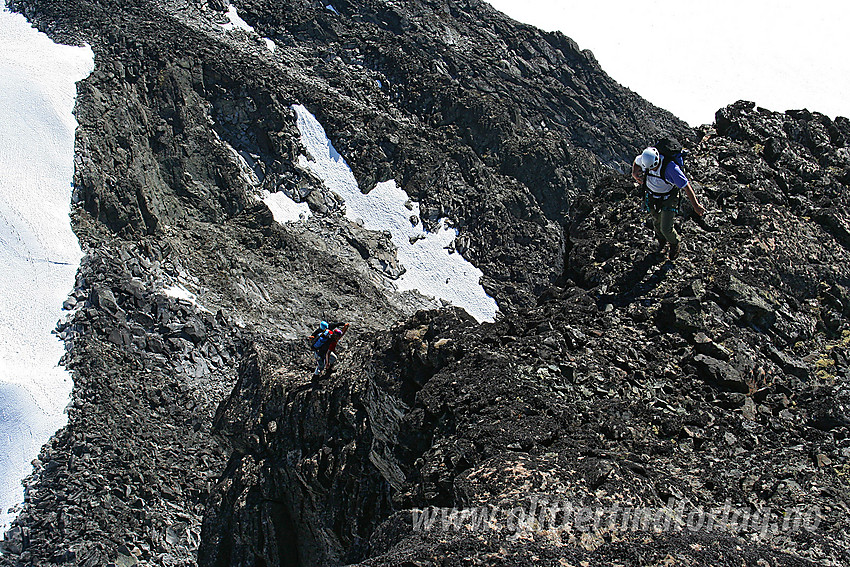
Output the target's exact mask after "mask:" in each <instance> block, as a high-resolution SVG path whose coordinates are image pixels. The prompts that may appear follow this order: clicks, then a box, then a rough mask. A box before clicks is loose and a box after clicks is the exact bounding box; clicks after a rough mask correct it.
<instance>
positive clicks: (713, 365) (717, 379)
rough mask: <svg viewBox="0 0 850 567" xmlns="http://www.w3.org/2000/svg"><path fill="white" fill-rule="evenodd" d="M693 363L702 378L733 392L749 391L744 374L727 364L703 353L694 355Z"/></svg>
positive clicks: (744, 392) (745, 392)
mask: <svg viewBox="0 0 850 567" xmlns="http://www.w3.org/2000/svg"><path fill="white" fill-rule="evenodd" d="M694 363H695V364H696V367H697V372H699V374H700V377H701V378H702V379H703V380H705V381H707V382H711V383H713V384H716V385H717V386H719V387H721V388H724V389H728V390H732V391H734V392H740V393H743V394H747V393H749V392H750V385H749V384H748V383H747V381H746V380H745V378H744V376H743V375H742V374H741V373H740V372H739V371H738V370H736V369H735V368H733V367H732V366H730V365H729V364H726V363H725V362H723V361H721V360H717V359H715V358H711V357H710V356H706V355H704V354H698V355H696V356H695V357H694Z"/></svg>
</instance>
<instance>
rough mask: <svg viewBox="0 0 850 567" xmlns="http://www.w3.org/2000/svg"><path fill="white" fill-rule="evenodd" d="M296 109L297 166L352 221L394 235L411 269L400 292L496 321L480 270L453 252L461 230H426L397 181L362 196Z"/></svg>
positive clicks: (320, 133) (308, 117) (318, 129)
mask: <svg viewBox="0 0 850 567" xmlns="http://www.w3.org/2000/svg"><path fill="white" fill-rule="evenodd" d="M293 109H294V110H295V113H296V115H297V118H298V129H299V131H300V132H301V143H302V144H304V147H305V148H306V149H307V153H308V156H300V157H299V160H298V164H299V166H301V167H302V168H305V169H308V170H310V171H312V172H313V173H315V174H316V175H318V176H319V177H320V178H321V179H322V180H323V181H324V182H325V185H326V186H327V187H328V188H329V189H330V190H332V191H334V192H336V193H337V194H338V195H339V196H340V197H342V198H343V200H344V201H345V207H346V217H347V218H348V219H349V220H352V221H354V222H358V223H361V224H362V225H363V227H364V228H367V229H370V230H388V231H389V232H390V234H391V235H392V241H393V244H395V246H396V248H397V249H398V259H399V261H400V262H401V264H402V265H404V267H405V268H406V269H407V271H406V272H405V273H404V274H403V275H402V276H401V278H399V280H398V281H397V282H396V285H397V286H398V288H399V289H400V290H402V291H405V290H414V289H415V290H418V291H420V292H422V293H423V294H425V295H430V296H433V297H437V298H439V299H442V300H444V301H446V302H448V303H451V304H452V305H457V306H459V307H463V308H464V309H466V310H467V312H469V314H470V315H472V316H473V317H475V318H476V319H477V320H478V321H493V320H494V319H495V317H496V313H497V312H498V305H497V304H496V302H495V300H493V298H492V297H490V296H489V295H487V293H486V292H485V291H484V288H482V287H481V284H480V283H479V282H480V278H481V276H482V272H481V270H479V269H478V268H476V267H475V266H473V265H472V264H470V263H469V262H467V261H466V260H465V259H464V258H463V256H461V255H460V254H458V253H457V252H454V251H452V250H453V243H454V240H455V238H456V237H457V231H456V230H454V229H452V228H449V227H447V226H446V220H445V219H441V220H440V221H439V226H440V228H439V230H438V231H437V232H436V233H431V232H428V231H426V230H425V229H424V228H423V227H422V223H421V222H419V203H416V202H413V201H411V200H410V197H409V196H408V195H407V193H405V192H404V190H402V189H401V188H399V187H398V186H397V185H396V183H395V181H393V180H390V181H386V182H384V183H379V184H378V185H377V186H376V187H375V188H374V189H372V191H370V192H369V193H368V194H365V195H364V194H363V193H361V192H360V188H359V187H358V186H357V181H356V180H355V178H354V174H353V173H352V172H351V169H350V168H349V167H348V164H346V163H345V160H344V159H343V158H342V156H340V155H339V153H338V152H337V151H336V149H334V147H333V144H332V143H331V141H330V140H329V139H328V137H327V135H326V134H325V130H324V128H323V127H322V125H321V124H320V123H319V121H318V120H316V118H315V117H314V116H313V115H312V114H311V113H310V111H308V110H307V109H306V108H305V107H304V106H302V105H295V106H293Z"/></svg>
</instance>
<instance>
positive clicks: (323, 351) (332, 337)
mask: <svg viewBox="0 0 850 567" xmlns="http://www.w3.org/2000/svg"><path fill="white" fill-rule="evenodd" d="M346 331H348V323H342V322H340V323H328V322H327V321H322V322H321V323H319V328H318V329H316V330H315V331H313V334H312V335H311V336H310V339H309V343H310V348H311V349H312V350H313V355H314V356H315V357H316V370H315V371H314V372H313V378H318V377H319V376H321V374H322V371H324V370H325V368H327V369H328V371H330V369H331V368H332V367H333V365H334V364H336V360H337V357H336V354H334V350H335V349H336V345H337V343H338V342H339V339H341V338H342V336H343V335H344V334H345V333H346Z"/></svg>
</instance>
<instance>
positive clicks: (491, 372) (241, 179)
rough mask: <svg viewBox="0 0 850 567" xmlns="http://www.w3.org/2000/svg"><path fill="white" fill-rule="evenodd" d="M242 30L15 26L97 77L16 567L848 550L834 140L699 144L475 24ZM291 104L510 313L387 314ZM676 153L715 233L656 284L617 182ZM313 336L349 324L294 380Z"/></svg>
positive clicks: (577, 54) (366, 235) (366, 14)
mask: <svg viewBox="0 0 850 567" xmlns="http://www.w3.org/2000/svg"><path fill="white" fill-rule="evenodd" d="M233 6H234V7H235V8H236V10H237V11H238V14H239V16H240V17H241V18H242V19H243V20H244V21H245V22H246V23H247V24H248V25H249V26H250V28H251V30H253V31H248V30H245V29H242V28H238V27H237V28H235V29H231V28H233V26H228V25H227V24H228V23H229V22H230V20H229V19H228V18H229V17H228V9H229V7H230V6H229V5H227V4H225V3H224V2H221V1H220V0H206V1H203V0H202V1H189V0H173V1H172V0H155V1H144V2H143V1H141V0H137V1H131V2H117V1H110V0H62V1H59V0H12V1H11V2H10V7H11V8H12V9H13V10H16V11H19V12H21V13H23V14H25V15H26V17H27V18H28V19H29V20H30V21H31V22H33V23H34V24H35V25H37V26H38V27H39V29H41V30H42V31H45V32H46V33H48V34H49V35H50V36H51V37H52V38H53V39H54V40H56V41H63V42H69V43H81V42H86V43H88V44H89V45H91V46H92V49H93V50H94V52H95V70H94V72H93V73H92V74H91V75H90V76H89V77H88V78H87V79H85V80H84V81H82V82H81V83H80V84H79V87H78V98H77V106H76V111H75V114H76V117H77V121H78V123H79V128H78V131H77V143H76V161H75V178H74V188H75V190H74V204H73V211H72V217H73V226H74V230H75V232H76V233H77V235H78V237H79V238H80V242H81V244H82V246H83V249H84V250H85V252H86V257H85V258H84V260H83V263H82V265H81V266H80V270H79V273H78V276H77V284H76V286H75V289H74V290H72V292H71V294H70V296H69V298H68V300H67V301H66V305H65V306H66V308H67V309H68V311H69V317H68V319H67V321H66V322H63V323H61V324H60V327H59V328H58V330H57V332H58V333H59V335H60V337H61V338H62V339H63V340H64V341H65V342H66V346H67V354H66V356H65V357H64V359H63V361H62V362H63V364H64V365H65V366H66V367H67V368H68V369H69V370H71V371H72V372H73V375H74V383H75V388H74V393H73V400H72V404H71V406H70V407H69V408H68V417H69V422H68V426H67V427H65V428H64V429H62V430H61V431H60V432H58V433H57V435H56V436H54V438H53V439H52V440H51V441H50V443H48V444H47V445H46V446H45V447H44V448H43V450H42V453H41V455H39V458H38V460H36V461H35V470H34V474H33V475H32V476H31V477H30V478H28V479H27V481H26V484H27V496H26V498H27V500H26V503H25V506H24V509H23V511H22V512H21V514H20V516H19V518H18V520H17V521H16V524H15V525H14V527H13V528H12V530H10V532H9V533H8V534H6V537H5V540H4V541H3V543H2V547H3V550H4V552H3V555H2V556H0V564H3V565H47V564H59V565H63V564H64V565H86V566H88V565H92V566H93V565H108V564H112V565H120V566H128V565H216V566H218V565H246V566H247V565H256V566H260V565H305V566H306V565H342V564H359V565H374V566H377V565H405V566H426V565H559V566H560V565H575V566H578V565H600V566H601V565H636V566H637V565H730V566H731V565H735V566H736V567H737V566H740V565H770V566H778V565H846V564H848V562H850V541H848V536H847V533H848V520H847V517H848V514H847V511H848V496H850V492H848V481H847V478H848V476H847V473H848V463H850V438H848V427H850V405H848V404H850V386H848V380H850V374H849V373H850V370H848V362H847V359H848V348H850V326H849V325H848V322H849V320H848V317H850V290H849V289H848V286H850V283H848V282H850V279H849V278H848V273H850V261H848V259H850V220H848V201H850V193H848V186H850V121H848V120H847V119H846V118H837V119H835V120H831V119H829V118H827V117H825V116H823V115H821V114H818V113H816V112H809V111H805V110H799V111H788V112H786V113H776V112H771V111H768V110H765V109H761V108H758V107H757V106H756V105H755V104H753V103H748V102H738V103H735V104H732V105H730V106H728V107H726V108H724V109H720V110H719V111H718V112H717V115H716V121H715V123H714V124H712V125H706V126H703V127H700V128H697V129H691V128H688V127H687V126H686V125H685V124H683V123H682V122H681V121H679V120H677V119H676V118H675V117H673V116H672V115H670V114H669V113H667V112H666V111H663V110H661V109H658V108H655V107H653V106H652V105H650V104H648V103H647V102H646V101H644V100H643V99H641V98H640V97H639V96H638V95H637V94H635V93H632V92H630V91H628V90H627V89H625V88H623V87H622V86H620V85H619V84H617V83H616V82H615V81H614V80H612V79H611V78H610V77H608V76H607V75H606V74H605V73H604V72H603V71H602V69H600V68H599V65H598V64H597V63H596V61H595V60H594V58H593V56H592V54H591V53H590V52H588V51H581V50H579V49H578V47H577V46H576V45H575V43H574V42H572V41H571V40H569V39H568V38H566V37H564V36H563V35H561V34H559V33H544V32H541V31H539V30H536V29H534V28H531V27H529V26H525V25H522V24H518V23H517V22H514V21H512V20H510V19H508V18H507V17H505V16H503V15H501V14H500V13H498V12H496V11H495V10H493V9H492V8H491V7H490V6H489V5H488V4H486V3H485V2H481V1H478V0H439V1H438V0H411V1H405V2H399V1H392V0H359V1H356V0H337V1H335V2H332V3H330V4H329V3H327V2H313V1H310V0H292V1H289V2H271V1H269V0H244V1H237V2H233ZM267 40H270V41H272V42H273V44H274V48H273V49H272V48H271V44H270V43H269V42H268V41H267ZM295 104H302V105H304V106H305V107H306V108H308V109H309V110H310V112H312V113H313V114H314V115H315V116H316V117H317V119H318V120H319V121H320V122H321V124H322V125H323V127H324V128H325V130H326V131H327V134H328V137H329V138H330V139H331V140H332V142H333V144H334V147H335V148H336V149H337V150H339V153H340V154H341V155H342V156H344V158H345V160H346V162H347V163H348V164H349V165H350V167H351V169H352V171H353V173H354V175H355V177H356V178H357V181H358V183H359V185H360V188H361V190H362V191H364V192H366V191H369V190H371V189H372V188H373V187H375V185H376V184H377V183H379V182H382V181H385V180H388V179H395V180H396V182H397V184H398V185H399V186H400V187H402V188H403V189H404V190H405V191H407V193H408V194H409V196H410V197H411V199H413V200H415V201H417V202H418V203H420V207H421V209H420V210H421V215H420V219H418V220H419V221H420V222H422V223H423V224H424V225H425V226H428V227H431V228H433V227H434V226H435V224H436V222H437V221H438V219H440V218H447V219H449V221H450V222H451V223H452V225H453V226H454V227H456V228H457V230H458V238H457V240H456V243H455V248H456V250H457V251H459V252H460V253H461V254H462V255H463V256H464V257H465V258H466V259H467V260H469V261H470V262H472V263H473V264H474V265H475V266H477V267H478V268H480V269H481V270H482V272H483V274H484V275H483V277H482V285H483V286H484V288H485V289H486V291H487V292H488V293H489V294H490V295H491V296H492V297H494V298H495V299H496V300H497V302H498V304H499V308H500V314H499V316H498V317H497V319H496V321H495V322H490V323H478V322H476V321H475V320H474V319H473V318H472V317H470V316H469V315H468V314H467V313H465V312H464V311H463V310H462V309H459V308H454V307H450V306H441V305H440V304H439V302H436V301H434V300H433V299H432V298H426V297H423V296H421V295H419V294H415V293H410V292H407V293H399V292H398V291H397V290H396V288H395V287H394V285H393V277H397V275H398V266H397V265H396V264H394V263H393V262H394V254H395V248H394V245H393V243H392V242H391V241H390V240H389V238H388V237H387V235H386V234H385V233H383V232H375V231H370V230H366V229H364V228H363V227H362V226H359V225H358V224H356V223H352V222H350V221H348V220H346V218H345V215H344V203H343V202H341V200H340V199H339V197H338V196H337V195H335V194H334V192H333V191H332V188H331V187H327V186H326V185H325V184H324V183H323V182H322V180H321V179H319V178H317V177H316V176H315V175H314V174H312V173H310V171H308V170H305V169H304V168H302V167H300V166H299V164H298V158H299V156H301V155H303V153H304V152H303V148H302V147H301V144H300V142H299V139H300V138H299V132H298V129H297V126H296V116H295V112H294V110H293V105H295ZM661 133H668V134H673V135H675V136H677V137H678V138H679V139H680V140H681V141H683V143H684V144H685V145H686V146H688V148H689V149H690V155H689V161H688V172H689V175H690V177H691V178H692V180H693V182H694V185H695V187H696V189H697V192H698V193H699V195H700V197H701V199H702V201H703V203H705V204H706V205H707V208H708V210H709V212H708V214H706V215H705V217H704V218H699V217H696V216H694V215H693V213H692V212H691V211H690V210H689V209H688V206H687V203H683V205H682V210H681V211H680V212H681V214H680V215H679V217H678V219H677V223H679V225H680V228H681V232H682V234H683V235H684V242H685V250H684V252H683V253H682V255H681V256H680V258H679V259H678V260H677V261H676V262H675V264H669V263H665V262H664V261H663V260H664V259H663V258H662V257H661V256H660V255H659V254H657V253H655V252H654V249H653V246H654V239H653V237H652V234H651V230H650V229H649V228H648V227H647V226H646V224H645V221H646V219H645V214H644V213H643V212H642V195H641V192H640V189H639V188H636V187H635V186H634V184H633V183H632V181H631V178H630V177H629V176H628V167H629V165H630V162H631V159H632V158H633V156H634V154H635V153H637V151H639V150H640V149H641V148H642V147H643V146H644V145H646V144H647V143H648V142H649V141H651V140H653V139H655V138H656V137H657V136H658V135H659V134H661ZM263 191H268V192H271V193H274V192H283V193H285V194H286V195H287V196H289V197H291V198H293V199H294V200H296V201H298V202H305V203H307V204H308V205H309V207H310V210H311V212H312V215H311V216H310V217H309V218H308V219H306V220H304V221H300V222H296V223H285V224H280V223H277V222H275V220H274V218H273V215H272V212H271V211H270V210H269V208H268V207H267V206H266V205H265V204H264V203H263V202H262V201H261V200H260V199H259V197H260V196H261V195H263ZM388 266H389V267H390V268H389V269H388ZM175 290H179V293H178V292H177V291H175ZM320 317H324V318H326V319H332V320H344V321H350V322H351V323H352V327H351V331H349V333H348V335H347V336H346V337H345V339H344V341H343V342H342V344H341V346H340V349H339V351H340V358H341V362H340V364H339V366H338V367H337V369H336V370H335V372H334V373H332V374H331V375H329V376H326V377H324V378H322V379H321V380H318V381H311V379H310V376H309V374H310V371H311V365H312V356H311V353H310V352H309V351H308V350H307V348H306V347H305V344H304V341H303V337H304V336H306V335H307V334H309V332H310V331H312V329H313V327H314V326H315V324H316V321H317V319H319V318H320Z"/></svg>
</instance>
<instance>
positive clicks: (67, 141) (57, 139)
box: [0, 8, 94, 530]
mask: <svg viewBox="0 0 850 567" xmlns="http://www.w3.org/2000/svg"><path fill="white" fill-rule="evenodd" d="M93 67H94V54H93V53H92V51H91V49H90V48H88V47H69V46H62V45H57V44H55V43H53V42H52V41H51V40H50V39H49V38H48V37H47V36H46V35H44V34H42V33H40V32H38V31H37V30H35V29H34V28H32V27H31V26H30V25H29V23H27V21H26V20H25V19H24V18H23V16H20V15H18V14H12V13H11V12H9V11H8V10H6V9H5V8H3V9H2V10H0V170H2V172H3V174H2V176H0V262H1V263H2V265H3V267H4V269H3V270H0V530H5V529H6V528H8V525H9V523H10V522H11V520H12V519H13V518H14V515H15V511H14V508H15V507H16V506H17V505H18V504H20V503H21V502H23V487H22V485H21V480H22V479H23V478H24V477H26V476H27V475H29V474H30V473H31V472H32V465H31V461H32V460H33V459H35V458H36V457H37V456H38V453H39V450H40V448H41V446H42V445H43V444H44V443H46V442H47V441H48V439H49V438H50V436H51V435H53V433H55V432H56V430H57V429H59V428H60V427H62V426H63V425H64V424H65V422H66V417H65V414H64V409H65V406H67V404H68V401H69V399H70V393H71V387H72V381H71V377H70V375H69V374H68V373H67V372H66V371H65V370H64V369H63V368H62V367H60V366H59V365H58V363H59V359H60V358H61V357H62V354H63V353H64V347H63V345H62V343H61V342H60V341H59V340H58V339H57V338H56V336H55V335H53V334H51V333H52V331H53V330H54V329H55V328H56V323H57V321H58V320H59V319H60V318H61V317H62V303H63V301H64V300H65V298H66V297H67V296H68V294H69V293H70V292H71V291H72V290H73V289H74V278H75V275H76V272H77V268H78V266H79V264H80V258H81V257H82V252H81V250H80V246H79V243H78V241H77V237H76V236H75V235H74V233H73V232H72V231H71V225H70V219H69V217H68V212H69V207H70V203H71V180H72V179H73V171H74V130H75V128H76V125H77V124H76V121H75V120H74V116H73V109H74V97H75V96H76V85H75V83H76V82H77V81H79V80H81V79H83V78H85V77H87V76H88V74H89V73H91V71H92V69H93ZM10 509H13V510H12V511H11V512H10Z"/></svg>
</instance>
